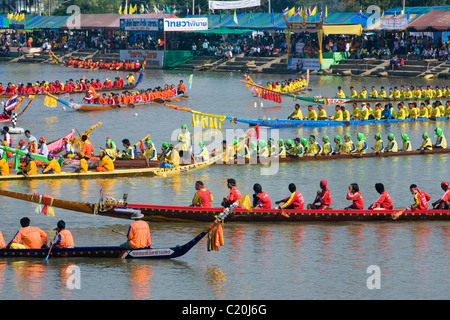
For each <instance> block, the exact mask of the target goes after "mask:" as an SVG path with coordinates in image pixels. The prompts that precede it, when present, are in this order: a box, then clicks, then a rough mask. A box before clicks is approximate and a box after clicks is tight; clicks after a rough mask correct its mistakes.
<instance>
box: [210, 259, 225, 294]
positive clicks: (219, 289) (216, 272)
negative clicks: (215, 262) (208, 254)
mask: <svg viewBox="0 0 450 320" xmlns="http://www.w3.org/2000/svg"><path fill="white" fill-rule="evenodd" d="M222 269H223V267H218V266H208V268H207V270H206V283H207V284H208V285H209V286H211V287H212V288H214V290H212V293H213V295H214V298H217V299H224V298H226V294H225V289H226V286H227V276H226V273H225V272H223V271H222Z"/></svg>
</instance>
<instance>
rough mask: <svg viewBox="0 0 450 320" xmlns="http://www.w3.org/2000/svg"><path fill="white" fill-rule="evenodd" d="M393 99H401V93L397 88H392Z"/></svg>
mask: <svg viewBox="0 0 450 320" xmlns="http://www.w3.org/2000/svg"><path fill="white" fill-rule="evenodd" d="M392 94H393V98H394V99H400V98H401V93H400V90H398V88H397V87H394V91H393V93H392Z"/></svg>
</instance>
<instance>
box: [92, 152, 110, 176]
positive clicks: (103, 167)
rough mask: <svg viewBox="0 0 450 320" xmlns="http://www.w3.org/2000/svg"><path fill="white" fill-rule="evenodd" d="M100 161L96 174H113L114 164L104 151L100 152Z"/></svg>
mask: <svg viewBox="0 0 450 320" xmlns="http://www.w3.org/2000/svg"><path fill="white" fill-rule="evenodd" d="M99 156H100V161H99V163H98V167H97V168H96V171H97V172H113V171H114V162H113V160H112V159H111V157H110V156H109V155H108V153H106V151H104V150H102V151H100V154H99Z"/></svg>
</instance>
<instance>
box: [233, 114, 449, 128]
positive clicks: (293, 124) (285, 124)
mask: <svg viewBox="0 0 450 320" xmlns="http://www.w3.org/2000/svg"><path fill="white" fill-rule="evenodd" d="M225 119H226V120H230V121H232V122H235V123H236V122H240V123H247V124H248V125H250V126H256V125H260V126H261V127H269V128H303V127H304V128H317V127H339V126H363V125H372V124H392V123H404V122H416V121H421V122H422V121H440V120H450V117H439V118H436V119H433V120H431V119H428V118H417V119H410V118H408V119H383V120H349V121H334V120H290V119H265V120H261V119H259V120H252V119H242V118H232V117H226V118H225Z"/></svg>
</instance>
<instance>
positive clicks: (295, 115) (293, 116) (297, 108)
mask: <svg viewBox="0 0 450 320" xmlns="http://www.w3.org/2000/svg"><path fill="white" fill-rule="evenodd" d="M288 119H291V120H303V114H302V110H300V105H299V104H298V103H297V104H296V105H295V106H294V112H292V113H291V115H290V116H289V117H288Z"/></svg>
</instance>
